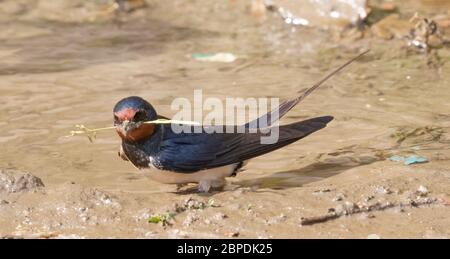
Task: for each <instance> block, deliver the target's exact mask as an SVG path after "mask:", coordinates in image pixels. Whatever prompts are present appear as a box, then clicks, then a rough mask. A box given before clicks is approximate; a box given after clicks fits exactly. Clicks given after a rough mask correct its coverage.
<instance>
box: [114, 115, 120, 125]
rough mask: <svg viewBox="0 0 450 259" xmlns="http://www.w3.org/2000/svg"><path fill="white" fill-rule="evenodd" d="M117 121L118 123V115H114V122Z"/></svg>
mask: <svg viewBox="0 0 450 259" xmlns="http://www.w3.org/2000/svg"><path fill="white" fill-rule="evenodd" d="M118 123H119V117H117V116H116V115H114V124H118Z"/></svg>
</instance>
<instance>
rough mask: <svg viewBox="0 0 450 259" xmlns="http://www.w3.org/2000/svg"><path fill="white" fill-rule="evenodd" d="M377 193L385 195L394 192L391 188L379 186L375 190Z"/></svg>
mask: <svg viewBox="0 0 450 259" xmlns="http://www.w3.org/2000/svg"><path fill="white" fill-rule="evenodd" d="M375 192H376V193H378V194H383V195H384V194H391V193H392V191H391V190H390V189H389V188H386V187H384V186H377V187H376V188H375Z"/></svg>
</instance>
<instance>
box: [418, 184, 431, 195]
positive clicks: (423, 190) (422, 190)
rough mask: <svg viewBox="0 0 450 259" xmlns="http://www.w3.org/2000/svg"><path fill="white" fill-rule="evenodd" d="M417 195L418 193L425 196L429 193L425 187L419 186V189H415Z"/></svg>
mask: <svg viewBox="0 0 450 259" xmlns="http://www.w3.org/2000/svg"><path fill="white" fill-rule="evenodd" d="M417 193H418V194H419V195H420V196H426V195H427V194H428V193H429V191H428V188H427V187H425V186H423V185H421V186H419V188H418V189H417Z"/></svg>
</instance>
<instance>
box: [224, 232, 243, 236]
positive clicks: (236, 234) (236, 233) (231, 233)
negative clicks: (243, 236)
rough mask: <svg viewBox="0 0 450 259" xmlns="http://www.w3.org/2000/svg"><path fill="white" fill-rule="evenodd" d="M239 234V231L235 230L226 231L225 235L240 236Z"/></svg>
mask: <svg viewBox="0 0 450 259" xmlns="http://www.w3.org/2000/svg"><path fill="white" fill-rule="evenodd" d="M239 234H240V233H239V231H234V232H228V233H225V236H227V237H238V236H239Z"/></svg>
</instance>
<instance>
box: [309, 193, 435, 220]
mask: <svg viewBox="0 0 450 259" xmlns="http://www.w3.org/2000/svg"><path fill="white" fill-rule="evenodd" d="M436 201H437V200H436V199H433V198H426V199H419V200H411V201H410V202H408V203H402V202H401V203H391V202H387V203H385V204H381V203H375V204H373V205H368V206H362V207H360V206H357V205H355V204H353V206H352V207H351V208H347V209H342V210H336V209H334V208H333V209H330V211H329V212H328V213H327V214H325V215H320V216H314V217H307V218H301V219H300V225H302V226H308V225H314V224H317V223H323V222H327V221H330V220H333V219H337V218H340V217H342V216H349V215H354V214H360V213H367V212H373V211H383V210H387V209H392V208H406V207H409V208H411V207H420V206H425V205H430V204H433V203H435V202H436Z"/></svg>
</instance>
